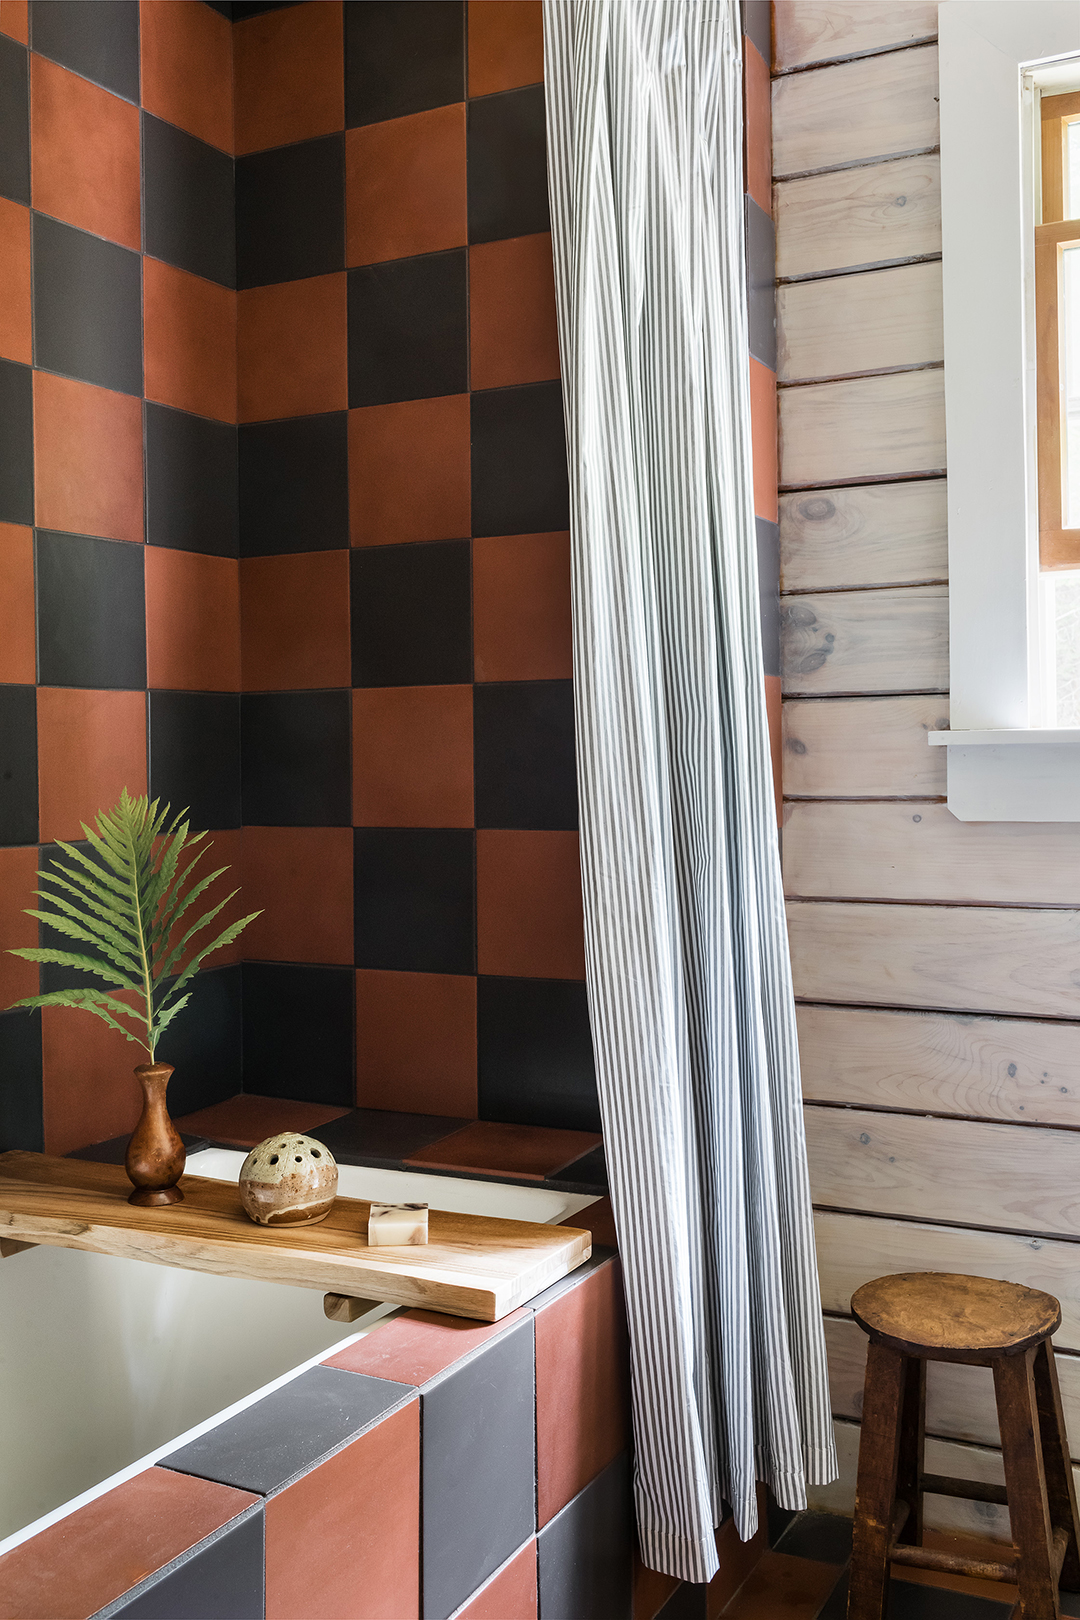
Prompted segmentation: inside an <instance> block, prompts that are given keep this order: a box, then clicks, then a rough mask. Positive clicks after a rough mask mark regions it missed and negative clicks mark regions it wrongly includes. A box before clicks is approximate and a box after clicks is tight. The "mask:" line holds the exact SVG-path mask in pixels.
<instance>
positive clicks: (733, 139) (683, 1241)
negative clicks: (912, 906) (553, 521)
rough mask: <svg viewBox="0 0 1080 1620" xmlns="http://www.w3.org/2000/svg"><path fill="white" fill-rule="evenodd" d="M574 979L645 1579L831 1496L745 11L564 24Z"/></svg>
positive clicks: (551, 35)
mask: <svg viewBox="0 0 1080 1620" xmlns="http://www.w3.org/2000/svg"><path fill="white" fill-rule="evenodd" d="M544 26H545V56H546V86H547V97H548V114H547V116H548V162H549V174H550V192H551V212H552V236H553V244H554V254H555V280H556V293H557V300H558V312H559V339H560V348H561V353H562V367H563V393H564V400H565V406H566V423H567V443H568V451H569V464H570V504H571V536H572V556H573V565H572V566H573V598H574V674H575V701H576V720H577V746H578V780H579V792H580V802H581V853H582V880H583V890H584V900H585V938H586V972H587V982H588V994H589V1013H590V1019H591V1023H592V1031H593V1042H594V1047H595V1052H596V1066H597V1083H598V1088H599V1094H600V1107H601V1113H602V1117H603V1125H604V1136H605V1142H606V1147H607V1154H608V1166H609V1176H610V1181H611V1196H612V1202H613V1205H614V1210H615V1219H616V1224H617V1228H618V1233H619V1247H620V1253H621V1255H622V1262H623V1268H624V1276H625V1284H626V1299H627V1310H628V1316H629V1324H630V1340H631V1357H632V1368H633V1415H634V1441H635V1494H636V1504H637V1514H638V1528H639V1535H640V1541H641V1548H642V1554H643V1557H644V1559H645V1561H646V1563H647V1564H649V1565H651V1566H652V1567H653V1568H655V1569H660V1570H665V1571H667V1572H668V1573H670V1574H672V1575H677V1576H679V1577H681V1578H682V1579H685V1580H690V1581H707V1580H708V1579H710V1578H711V1576H712V1575H713V1574H714V1573H715V1571H716V1569H717V1567H718V1563H717V1556H716V1546H715V1537H714V1526H715V1525H716V1524H717V1523H719V1522H720V1518H721V1515H722V1512H723V1508H722V1503H723V1502H724V1501H726V1502H728V1503H730V1504H731V1507H732V1509H733V1510H734V1514H735V1518H736V1523H737V1526H738V1530H739V1533H740V1535H741V1536H743V1537H744V1538H745V1537H749V1536H750V1535H752V1534H753V1532H754V1530H755V1528H756V1525H757V1501H756V1481H757V1480H759V1479H761V1480H765V1481H767V1482H768V1484H769V1485H770V1487H771V1488H772V1490H773V1492H774V1494H775V1496H776V1499H777V1501H778V1502H779V1503H780V1504H781V1505H782V1506H785V1507H791V1508H798V1507H802V1506H804V1505H805V1485H806V1482H807V1481H814V1482H823V1481H827V1480H829V1479H832V1478H834V1477H835V1475H836V1458H835V1451H834V1446H833V1435H832V1421H831V1417H830V1411H829V1397H828V1382H827V1375H826V1362H825V1348H824V1337H823V1331H822V1321H821V1307H820V1300H819V1293H818V1281H817V1268H816V1261H815V1255H814V1241H813V1225H812V1216H811V1207H810V1193H809V1183H808V1176H807V1168H806V1148H805V1140H804V1134H803V1121H802V1105H801V1095H800V1086H799V1065H798V1048H797V1045H796V1033H795V1009H794V1000H793V995H792V987H791V972H790V963H789V958H788V947H787V934H786V929H785V919H784V907H783V896H782V887H781V881H780V870H779V861H778V849H777V835H776V825H775V811H774V801H773V790H772V772H771V764H770V756H769V748H768V730H767V720H766V712H765V690H764V679H763V674H762V667H763V666H762V655H761V633H760V623H759V607H758V584H757V559H756V547H755V540H754V518H753V501H752V494H751V488H752V485H751V453H750V444H749V423H750V403H749V381H748V354H749V347H748V337H747V319H746V293H745V281H744V263H743V201H742V191H743V187H742V175H741V142H742V103H741V92H740V66H741V63H740V48H741V35H740V29H739V21H738V7H737V4H736V3H735V0H545V6H544Z"/></svg>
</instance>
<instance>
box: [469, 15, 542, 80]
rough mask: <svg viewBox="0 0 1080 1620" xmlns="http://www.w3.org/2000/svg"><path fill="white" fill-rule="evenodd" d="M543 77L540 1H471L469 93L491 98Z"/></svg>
mask: <svg viewBox="0 0 1080 1620" xmlns="http://www.w3.org/2000/svg"><path fill="white" fill-rule="evenodd" d="M543 77H544V11H543V5H542V3H541V0H469V94H470V96H489V95H492V94H493V93H494V92H495V91H496V90H513V89H515V88H516V86H518V85H520V84H539V83H540V81H541V80H542V79H543Z"/></svg>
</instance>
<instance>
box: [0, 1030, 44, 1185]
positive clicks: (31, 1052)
mask: <svg viewBox="0 0 1080 1620" xmlns="http://www.w3.org/2000/svg"><path fill="white" fill-rule="evenodd" d="M0 1074H2V1075H3V1077H4V1083H3V1085H0V1153H10V1152H11V1151H12V1150H13V1149H15V1148H18V1149H20V1150H21V1151H22V1152H24V1153H44V1151H45V1120H44V1115H43V1113H42V1098H41V1014H40V1012H38V1011H37V1010H36V1009H35V1010H34V1011H32V1012H27V1011H21V1012H5V1013H0Z"/></svg>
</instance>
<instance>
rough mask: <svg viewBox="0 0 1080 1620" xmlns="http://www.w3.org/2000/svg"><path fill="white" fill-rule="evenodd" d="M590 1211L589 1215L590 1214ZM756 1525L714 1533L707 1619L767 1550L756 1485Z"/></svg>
mask: <svg viewBox="0 0 1080 1620" xmlns="http://www.w3.org/2000/svg"><path fill="white" fill-rule="evenodd" d="M591 1213H592V1212H591V1210H590V1214H591ZM757 1498H758V1528H757V1533H756V1535H754V1536H753V1537H751V1539H750V1540H749V1541H740V1540H739V1534H738V1531H737V1530H736V1528H735V1520H734V1519H731V1518H729V1519H727V1520H726V1521H725V1522H724V1523H723V1524H722V1525H721V1526H720V1528H719V1530H718V1531H717V1532H716V1551H717V1556H718V1557H719V1559H720V1568H719V1570H718V1571H717V1573H716V1574H715V1575H714V1576H713V1578H712V1580H711V1581H710V1582H709V1584H708V1586H707V1587H706V1589H705V1611H706V1615H707V1617H708V1620H718V1616H719V1615H721V1614H722V1613H723V1612H724V1610H725V1608H726V1607H727V1605H728V1603H729V1602H730V1601H731V1599H732V1598H733V1597H734V1596H735V1593H736V1592H737V1591H738V1590H739V1588H740V1587H741V1586H742V1584H743V1582H744V1581H745V1580H746V1579H747V1578H748V1576H749V1575H750V1574H751V1572H752V1571H753V1570H754V1568H755V1567H756V1565H757V1564H758V1563H759V1562H760V1560H761V1558H762V1557H763V1556H764V1554H765V1553H767V1552H768V1550H769V1527H768V1522H767V1520H766V1516H765V1514H766V1508H767V1505H768V1499H767V1497H766V1495H765V1487H764V1486H763V1485H759V1486H758V1488H757Z"/></svg>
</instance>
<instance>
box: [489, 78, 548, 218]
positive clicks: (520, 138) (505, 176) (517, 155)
mask: <svg viewBox="0 0 1080 1620" xmlns="http://www.w3.org/2000/svg"><path fill="white" fill-rule="evenodd" d="M468 139H469V148H468V150H469V241H470V242H501V241H503V240H504V238H506V237H508V236H535V235H536V234H537V233H538V232H539V231H549V230H550V229H551V218H550V215H549V213H548V185H547V144H546V142H547V137H546V131H545V127H544V87H543V85H542V84H530V85H528V86H527V87H526V88H525V89H524V90H504V91H503V92H502V94H501V95H497V96H484V97H483V98H482V99H481V100H480V101H470V102H469V137H468Z"/></svg>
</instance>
